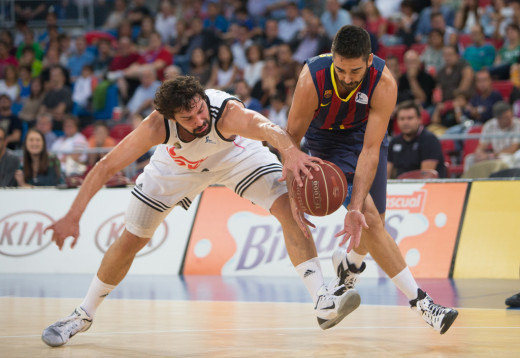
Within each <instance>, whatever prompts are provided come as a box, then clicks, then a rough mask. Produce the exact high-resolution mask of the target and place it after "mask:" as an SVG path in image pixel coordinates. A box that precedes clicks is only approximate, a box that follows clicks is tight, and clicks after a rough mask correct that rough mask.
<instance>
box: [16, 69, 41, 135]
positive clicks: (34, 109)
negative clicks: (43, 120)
mask: <svg viewBox="0 0 520 358" xmlns="http://www.w3.org/2000/svg"><path fill="white" fill-rule="evenodd" d="M30 91H31V93H30V94H29V97H28V98H27V99H26V100H25V101H24V102H23V105H22V109H21V110H20V112H18V117H19V118H20V119H21V120H22V121H25V122H27V123H29V127H32V126H33V124H34V122H35V121H36V116H37V115H38V111H39V110H40V106H41V105H42V103H43V98H44V96H45V93H44V91H43V81H42V79H41V77H35V78H33V79H32V80H31V86H30Z"/></svg>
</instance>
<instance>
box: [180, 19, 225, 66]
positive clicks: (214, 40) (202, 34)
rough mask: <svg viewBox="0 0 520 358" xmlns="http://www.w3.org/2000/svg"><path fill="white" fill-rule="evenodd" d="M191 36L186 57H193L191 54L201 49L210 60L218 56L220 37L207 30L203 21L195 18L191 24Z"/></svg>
mask: <svg viewBox="0 0 520 358" xmlns="http://www.w3.org/2000/svg"><path fill="white" fill-rule="evenodd" d="M190 30H191V36H190V37H189V40H188V44H187V48H186V55H188V59H189V56H190V55H191V52H192V51H193V50H194V49H196V48H197V47H200V48H202V49H203V50H204V52H205V53H206V56H207V57H208V58H213V57H214V56H216V54H217V49H218V46H219V44H220V40H219V37H218V36H217V35H216V34H215V32H213V31H211V30H206V29H204V27H203V26H202V20H201V19H199V18H194V19H193V20H192V21H191V24H190Z"/></svg>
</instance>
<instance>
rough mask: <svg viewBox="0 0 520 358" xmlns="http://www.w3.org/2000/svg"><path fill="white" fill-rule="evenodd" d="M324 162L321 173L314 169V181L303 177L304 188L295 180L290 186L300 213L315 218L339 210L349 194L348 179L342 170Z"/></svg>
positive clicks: (320, 167)
mask: <svg viewBox="0 0 520 358" xmlns="http://www.w3.org/2000/svg"><path fill="white" fill-rule="evenodd" d="M323 162H324V163H323V164H318V166H319V169H320V170H319V171H315V170H314V169H312V171H311V173H312V177H313V178H312V179H309V178H308V177H307V176H302V181H303V186H302V187H299V186H298V184H297V182H296V180H294V179H293V181H292V183H291V186H290V190H291V195H292V197H293V198H294V200H295V202H296V205H297V206H298V208H299V209H300V211H303V212H305V213H307V214H310V215H313V216H325V215H329V214H332V213H333V212H335V211H336V210H338V209H339V207H340V206H341V205H342V204H343V202H344V201H345V198H346V197H347V192H348V184H347V179H346V178H345V174H343V172H342V171H341V169H340V168H339V167H338V166H337V165H336V164H334V163H331V162H328V161H326V160H324V161H323Z"/></svg>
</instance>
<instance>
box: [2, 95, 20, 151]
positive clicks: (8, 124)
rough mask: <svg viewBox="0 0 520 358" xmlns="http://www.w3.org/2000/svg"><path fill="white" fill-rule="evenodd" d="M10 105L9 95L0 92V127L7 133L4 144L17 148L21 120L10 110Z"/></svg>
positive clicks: (11, 102)
mask: <svg viewBox="0 0 520 358" xmlns="http://www.w3.org/2000/svg"><path fill="white" fill-rule="evenodd" d="M12 105H13V101H12V100H11V97H9V96H8V95H6V94H0V127H2V128H3V129H4V131H5V133H6V134H7V137H6V138H5V145H7V147H8V148H9V149H17V148H18V146H19V144H20V139H21V138H22V122H21V121H20V119H19V118H18V116H16V115H15V114H14V113H13V111H12V110H11V107H12Z"/></svg>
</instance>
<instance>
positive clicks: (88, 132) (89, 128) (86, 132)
mask: <svg viewBox="0 0 520 358" xmlns="http://www.w3.org/2000/svg"><path fill="white" fill-rule="evenodd" d="M92 133H94V125H93V124H89V125H88V126H86V127H85V128H83V130H82V131H81V134H83V135H84V136H85V138H87V139H89V138H90V137H91V136H92Z"/></svg>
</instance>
